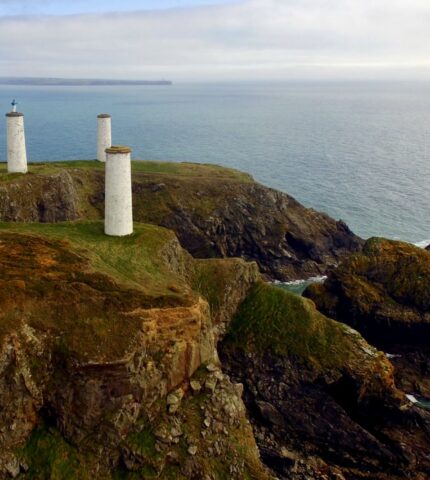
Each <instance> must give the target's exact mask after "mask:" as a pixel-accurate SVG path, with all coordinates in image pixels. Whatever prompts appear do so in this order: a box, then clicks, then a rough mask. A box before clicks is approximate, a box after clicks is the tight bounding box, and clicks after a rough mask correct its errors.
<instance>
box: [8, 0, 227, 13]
mask: <svg viewBox="0 0 430 480" xmlns="http://www.w3.org/2000/svg"><path fill="white" fill-rule="evenodd" d="M228 3H234V0H102V1H99V0H95V1H94V0H93V1H91V0H71V1H70V0H66V1H65V0H0V15H69V14H79V13H97V12H99V13H106V12H127V11H136V10H163V9H168V8H189V7H196V6H201V5H216V4H218V5H219V4H228Z"/></svg>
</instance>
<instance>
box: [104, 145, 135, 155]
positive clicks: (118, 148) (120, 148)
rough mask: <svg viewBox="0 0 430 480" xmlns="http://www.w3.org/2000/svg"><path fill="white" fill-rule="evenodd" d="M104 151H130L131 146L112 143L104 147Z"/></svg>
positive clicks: (114, 152)
mask: <svg viewBox="0 0 430 480" xmlns="http://www.w3.org/2000/svg"><path fill="white" fill-rule="evenodd" d="M105 152H106V153H110V154H112V153H113V154H116V153H131V148H130V147H125V146H124V145H112V147H109V148H106V150H105Z"/></svg>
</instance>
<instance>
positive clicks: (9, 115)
mask: <svg viewBox="0 0 430 480" xmlns="http://www.w3.org/2000/svg"><path fill="white" fill-rule="evenodd" d="M23 116H24V114H23V113H20V112H8V113H6V117H23Z"/></svg>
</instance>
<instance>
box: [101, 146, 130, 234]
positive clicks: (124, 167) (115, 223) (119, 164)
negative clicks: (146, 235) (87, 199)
mask: <svg viewBox="0 0 430 480" xmlns="http://www.w3.org/2000/svg"><path fill="white" fill-rule="evenodd" d="M130 154H131V148H129V147H122V146H113V147H110V148H107V149H106V168H105V176H106V183H105V233H106V235H112V236H116V237H122V236H124V235H130V234H131V233H133V207H132V195H131V159H130Z"/></svg>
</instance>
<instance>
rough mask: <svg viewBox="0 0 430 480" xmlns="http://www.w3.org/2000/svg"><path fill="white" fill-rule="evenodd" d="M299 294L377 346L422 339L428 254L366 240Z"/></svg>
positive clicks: (429, 320)
mask: <svg viewBox="0 0 430 480" xmlns="http://www.w3.org/2000/svg"><path fill="white" fill-rule="evenodd" d="M305 296H308V297H309V298H311V299H312V300H313V301H314V302H315V303H316V305H317V307H318V309H319V310H321V311H322V312H323V313H325V314H326V315H328V316H330V317H331V318H335V319H337V320H339V321H341V322H344V323H348V324H349V325H351V326H353V327H354V328H356V329H357V330H358V331H360V332H361V333H362V334H363V335H364V336H365V337H366V338H367V339H368V340H369V341H371V342H372V343H374V344H375V345H379V346H381V347H385V348H388V349H389V348H390V347H391V346H392V345H395V344H397V343H398V344H420V343H424V344H427V343H428V340H427V339H428V338H429V335H430V254H429V253H428V252H427V251H425V250H423V249H421V248H418V247H415V246H413V245H410V244H408V243H403V242H396V241H390V240H385V239H370V240H368V241H367V242H366V244H365V246H364V249H363V252H362V253H359V254H356V255H353V256H351V257H350V258H348V259H346V260H345V261H344V262H342V264H341V265H339V267H338V268H336V269H334V270H332V271H330V273H329V276H328V279H327V280H326V281H325V282H324V283H323V284H320V285H312V286H310V287H309V288H308V289H307V290H306V292H305Z"/></svg>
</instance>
